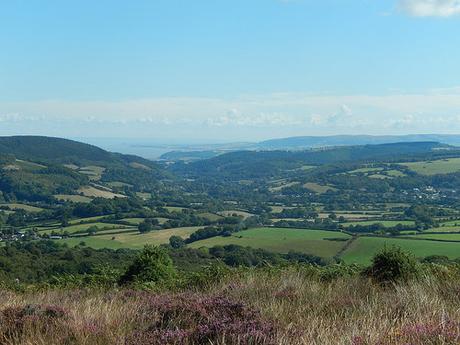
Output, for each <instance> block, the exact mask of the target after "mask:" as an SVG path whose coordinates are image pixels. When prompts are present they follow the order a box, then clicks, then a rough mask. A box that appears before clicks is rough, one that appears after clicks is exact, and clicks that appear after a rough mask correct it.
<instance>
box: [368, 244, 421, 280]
mask: <svg viewBox="0 0 460 345" xmlns="http://www.w3.org/2000/svg"><path fill="white" fill-rule="evenodd" d="M419 273H420V267H419V264H418V263H417V260H416V259H415V258H414V257H413V256H412V255H411V254H409V253H406V252H405V251H403V250H402V249H401V248H399V247H391V248H387V247H385V248H383V249H382V251H380V252H379V253H377V254H376V255H375V256H374V258H373V259H372V265H371V267H369V269H368V270H367V275H368V276H370V277H371V278H372V279H374V280H375V281H377V282H379V283H381V284H388V283H395V282H407V281H409V280H411V279H414V278H416V277H417V276H418V275H419Z"/></svg>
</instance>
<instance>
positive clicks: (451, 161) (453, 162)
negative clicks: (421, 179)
mask: <svg viewBox="0 0 460 345" xmlns="http://www.w3.org/2000/svg"><path fill="white" fill-rule="evenodd" d="M402 165H404V166H406V167H407V168H409V169H410V170H412V171H415V172H416V173H417V174H420V175H436V174H449V173H455V172H458V171H460V158H448V159H442V160H434V161H423V162H410V163H404V164H402Z"/></svg>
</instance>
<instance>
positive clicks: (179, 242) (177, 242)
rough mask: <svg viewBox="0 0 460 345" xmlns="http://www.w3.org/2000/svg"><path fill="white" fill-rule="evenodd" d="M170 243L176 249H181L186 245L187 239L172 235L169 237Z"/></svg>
mask: <svg viewBox="0 0 460 345" xmlns="http://www.w3.org/2000/svg"><path fill="white" fill-rule="evenodd" d="M169 245H170V246H171V247H172V248H174V249H179V248H183V247H185V241H184V239H183V238H182V237H180V236H171V237H170V238H169Z"/></svg>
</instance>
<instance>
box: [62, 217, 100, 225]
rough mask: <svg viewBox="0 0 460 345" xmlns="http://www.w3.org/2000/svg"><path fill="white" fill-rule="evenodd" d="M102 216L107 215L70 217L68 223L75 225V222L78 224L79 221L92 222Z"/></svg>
mask: <svg viewBox="0 0 460 345" xmlns="http://www.w3.org/2000/svg"><path fill="white" fill-rule="evenodd" d="M104 217H107V216H94V217H87V218H78V219H72V220H71V221H69V224H71V225H75V224H80V223H92V222H95V221H97V220H99V219H102V218H104Z"/></svg>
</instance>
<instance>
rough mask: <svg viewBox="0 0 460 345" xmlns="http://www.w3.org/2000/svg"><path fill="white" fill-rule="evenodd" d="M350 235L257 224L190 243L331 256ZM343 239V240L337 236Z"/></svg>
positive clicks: (201, 245) (199, 245)
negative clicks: (239, 230) (224, 234)
mask: <svg viewBox="0 0 460 345" xmlns="http://www.w3.org/2000/svg"><path fill="white" fill-rule="evenodd" d="M349 238H350V236H349V235H347V234H344V233H341V232H334V231H320V230H305V229H286V228H256V229H250V230H245V231H241V232H238V233H235V234H233V235H232V236H230V237H213V238H209V239H205V240H201V241H197V242H194V243H191V244H190V247H192V248H200V247H208V248H209V247H213V246H217V245H221V246H224V245H228V244H236V245H240V246H243V247H252V248H261V249H265V250H268V251H273V252H277V253H288V252H289V251H291V250H292V251H297V252H302V253H307V254H313V255H317V256H321V257H324V258H331V257H333V256H334V255H336V254H337V252H339V251H340V250H341V249H342V248H343V246H344V245H345V243H346V240H347V239H349ZM337 239H342V240H337Z"/></svg>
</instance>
